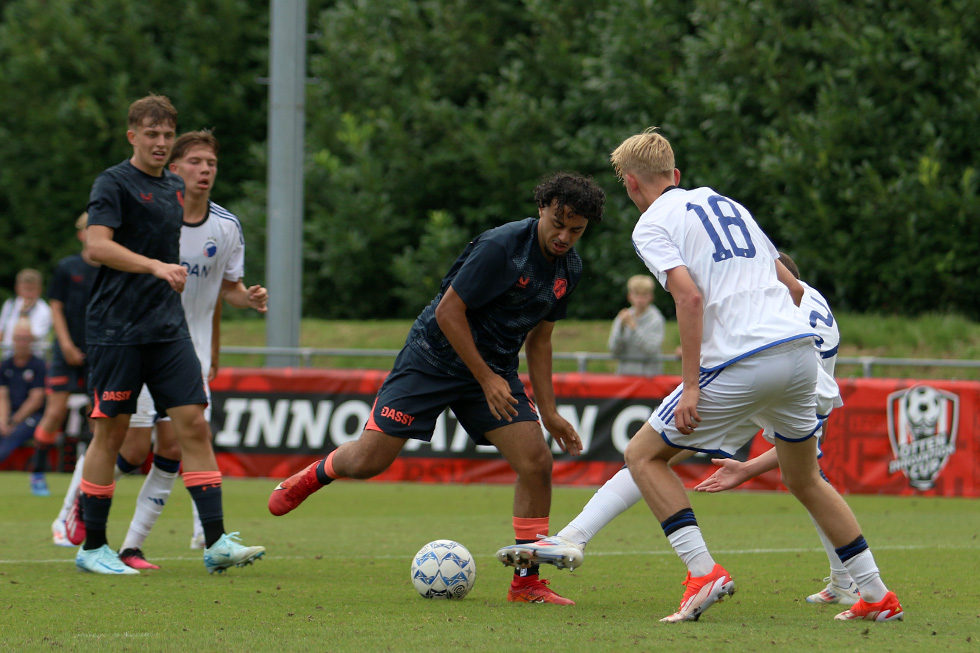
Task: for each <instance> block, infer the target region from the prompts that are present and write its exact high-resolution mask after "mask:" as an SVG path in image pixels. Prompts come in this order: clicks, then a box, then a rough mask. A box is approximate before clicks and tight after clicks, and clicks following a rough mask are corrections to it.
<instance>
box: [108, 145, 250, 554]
mask: <svg viewBox="0 0 980 653" xmlns="http://www.w3.org/2000/svg"><path fill="white" fill-rule="evenodd" d="M218 151H219V145H218V140H217V138H215V136H214V135H213V134H212V133H211V132H210V131H207V130H204V131H196V132H190V133H187V134H183V135H181V136H180V138H178V139H177V140H176V142H175V143H174V148H173V152H172V154H171V158H170V163H169V164H168V167H169V169H170V170H171V171H172V172H175V173H177V174H178V175H180V177H181V178H182V179H183V180H184V187H185V192H186V194H185V196H184V219H183V226H182V227H181V229H180V263H181V265H182V266H184V267H185V268H186V269H187V282H186V285H185V286H184V292H183V293H181V298H180V299H181V304H182V305H183V307H184V315H185V317H186V319H187V327H188V329H189V330H190V334H191V340H192V341H193V343H194V351H195V352H196V353H197V357H198V360H199V361H200V369H201V374H202V376H203V377H204V387H205V390H206V391H207V389H208V383H209V382H210V381H211V380H212V379H213V378H214V375H215V374H216V373H217V371H218V349H219V347H218V343H219V342H220V316H221V312H220V311H221V300H222V298H224V299H225V300H227V301H228V303H229V304H231V305H232V306H234V307H236V308H253V309H255V310H257V311H259V312H260V313H264V312H266V310H267V309H266V304H267V302H268V293H267V291H266V289H265V288H263V287H262V286H260V285H254V286H251V287H249V288H246V287H245V284H243V283H242V275H243V274H244V273H245V237H244V234H243V232H242V225H241V223H240V222H239V221H238V218H237V217H235V216H234V215H233V214H232V213H231V212H229V211H228V210H227V209H225V208H224V207H222V206H220V205H219V204H217V203H215V202H212V201H211V200H210V194H211V189H212V188H213V187H214V181H215V178H216V176H217V173H218ZM144 392H146V390H145V388H144ZM208 394H209V397H210V392H209V393H208ZM140 401H145V402H146V403H148V404H149V406H148V407H147V408H146V412H151V410H152V408H151V407H152V398H150V397H149V393H147V394H146V396H145V397H143V396H141V397H140ZM206 416H208V417H209V415H208V414H207V413H206ZM152 430H153V429H152V427H151V426H145V427H142V428H130V430H129V433H128V434H127V435H126V439H125V441H124V443H123V445H122V447H121V449H120V452H119V457H118V458H117V475H121V473H124V472H129V471H132V470H134V469H136V468H138V467H139V466H140V465H141V464H142V462H143V461H144V460H145V459H146V455H147V453H148V452H149V448H150V436H151V433H152ZM180 460H181V452H180V444H179V443H178V441H177V438H176V435H175V433H174V430H173V426H172V422H171V420H170V419H167V418H163V419H161V420H159V421H157V423H156V440H155V444H154V449H153V465H152V466H151V468H150V472H149V473H148V474H147V476H146V479H145V480H144V482H143V487H142V489H141V490H140V494H139V497H138V498H137V500H136V510H135V513H134V514H133V520H132V522H131V523H130V526H129V531H128V532H127V533H126V537H125V539H124V540H123V544H122V547H121V548H120V554H119V555H120V558H121V559H122V561H123V562H125V563H126V564H127V565H129V566H131V567H134V568H136V569H156V568H157V566H156V565H154V564H152V563H150V562H148V561H147V560H146V558H145V557H144V555H143V550H142V547H143V543H144V542H145V540H146V537H147V536H148V535H149V533H150V529H152V528H153V525H154V524H155V523H156V520H157V518H158V517H159V516H160V513H161V511H162V510H163V506H164V505H165V504H166V502H167V500H168V499H169V497H170V492H171V489H172V488H173V484H174V481H175V480H176V477H177V470H178V468H179V467H180ZM191 546H192V547H193V548H203V546H204V532H203V530H202V527H201V523H200V518H199V516H198V514H197V510H196V506H195V511H194V515H193V534H192V536H191Z"/></svg>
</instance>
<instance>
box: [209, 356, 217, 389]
mask: <svg viewBox="0 0 980 653" xmlns="http://www.w3.org/2000/svg"><path fill="white" fill-rule="evenodd" d="M216 376H218V362H217V361H214V360H212V361H211V369H209V370H208V384H210V383H211V382H212V381H214V377H216Z"/></svg>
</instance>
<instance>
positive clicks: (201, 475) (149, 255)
mask: <svg viewBox="0 0 980 653" xmlns="http://www.w3.org/2000/svg"><path fill="white" fill-rule="evenodd" d="M176 125H177V112H176V110H175V109H174V108H173V105H171V104H170V101H169V100H168V99H167V98H165V97H163V96H157V95H151V96H147V97H145V98H142V99H140V100H137V101H136V102H134V103H133V104H132V105H131V106H130V109H129V129H128V131H127V132H126V135H127V138H128V139H129V142H130V144H131V145H132V146H133V156H132V157H131V158H130V159H128V160H126V161H123V162H122V163H120V164H119V165H116V166H113V167H112V168H109V169H108V170H106V171H105V172H103V173H102V174H101V175H99V177H98V178H97V179H96V180H95V184H94V185H93V186H92V192H91V195H90V198H89V205H88V214H89V221H88V225H89V226H88V235H87V238H88V246H89V255H90V257H91V258H92V260H94V261H96V262H98V263H101V264H102V267H101V268H100V269H99V273H98V275H97V276H96V280H95V285H94V286H93V289H92V298H91V300H90V302H89V306H88V321H87V324H86V339H87V341H88V347H89V351H88V357H89V364H90V376H89V384H90V386H91V391H92V395H93V410H92V417H93V418H95V419H96V423H95V432H94V434H93V437H92V443H91V445H90V446H89V448H88V451H87V452H86V456H85V464H84V469H83V472H82V482H81V495H80V498H81V507H82V515H83V521H84V525H85V532H86V535H85V541H84V543H83V545H82V547H81V549H79V552H78V555H77V556H76V558H75V564H76V565H77V566H78V568H79V569H81V570H83V571H91V572H96V573H104V574H138V573H139V572H138V571H137V570H135V569H133V568H131V567H128V566H127V565H125V564H123V563H122V562H121V561H120V560H119V555H118V554H117V553H116V552H115V551H113V550H112V549H111V548H110V547H109V546H108V543H107V540H106V522H107V520H108V515H109V508H110V506H111V505H112V495H113V491H114V489H115V481H114V478H113V468H114V467H115V462H116V456H117V454H118V452H119V447H120V445H121V444H122V441H123V438H124V437H125V435H126V430H127V427H128V426H129V418H130V415H131V414H132V413H133V411H134V409H135V407H136V399H137V396H138V394H139V391H140V388H142V386H143V384H144V383H145V384H146V385H147V387H148V388H149V389H150V391H151V392H152V394H153V398H154V401H155V404H156V407H157V411H158V412H159V413H166V414H167V415H168V416H169V417H170V418H171V420H172V421H173V423H174V430H175V431H176V434H177V439H178V441H179V442H180V446H181V451H182V454H183V463H184V485H185V486H186V487H187V489H188V491H189V492H190V494H191V497H192V499H193V500H194V503H196V504H197V507H198V510H199V512H200V515H201V521H202V524H203V526H204V532H205V538H206V540H207V547H208V548H207V549H205V552H204V565H205V568H206V569H207V570H208V571H209V572H214V571H223V570H225V569H227V568H228V567H231V566H233V565H239V566H241V565H245V564H250V563H251V562H252V561H253V560H255V559H256V558H258V557H261V555H262V554H263V553H264V552H265V549H263V548H262V547H245V546H242V545H241V544H239V543H238V541H237V534H236V533H232V534H230V535H228V534H226V533H225V532H224V514H223V509H222V501H221V472H220V471H219V470H218V464H217V461H216V460H215V457H214V451H213V450H212V448H211V430H210V427H209V426H208V423H207V420H206V419H205V418H204V408H205V406H206V405H207V395H206V394H205V391H204V382H203V379H202V378H201V367H200V361H199V360H198V359H197V355H196V354H195V352H194V346H193V344H192V342H191V339H190V334H189V333H188V330H187V324H186V322H185V320H184V311H183V308H182V306H181V303H180V296H179V294H178V293H180V292H182V291H183V290H184V286H185V284H186V281H187V269H186V268H185V267H184V266H182V265H181V264H180V259H179V242H180V228H181V224H182V222H183V207H182V203H183V196H184V182H183V180H182V179H181V178H180V176H178V175H176V174H174V173H172V172H170V171H169V170H167V169H166V164H167V160H168V159H169V157H170V152H171V150H172V148H173V144H174V136H175V130H176Z"/></svg>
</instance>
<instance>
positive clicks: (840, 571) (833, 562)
mask: <svg viewBox="0 0 980 653" xmlns="http://www.w3.org/2000/svg"><path fill="white" fill-rule="evenodd" d="M810 521H812V522H813V525H814V526H815V527H816V529H817V535H818V536H819V537H820V542H821V544H823V549H824V551H826V552H827V559H828V560H829V561H830V577H831V578H832V579H835V580H837V581H838V582H837V584H838V585H840V586H841V587H847V584H848V583H850V582H852V581H853V580H854V579H853V578H851V574H850V573H848V571H847V567H845V566H844V563H843V562H841V561H840V556H838V555H837V550H836V549H835V548H834V545H833V544H832V543H831V541H830V539H828V538H827V534H826V533H824V532H823V529H822V528H820V524H818V523H817V520H816V519H814V518H813V516H812V515H811V516H810Z"/></svg>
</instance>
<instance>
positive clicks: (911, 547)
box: [0, 544, 980, 565]
mask: <svg viewBox="0 0 980 653" xmlns="http://www.w3.org/2000/svg"><path fill="white" fill-rule="evenodd" d="M943 549H949V550H954V551H980V544H882V545H879V546H875V547H873V550H874V551H923V550H929V551H936V550H943ZM712 553H713V554H717V555H768V554H776V553H824V550H823V549H818V548H815V547H813V548H811V547H808V548H799V547H792V548H785V549H718V550H716V551H713V552H712ZM474 555H475V556H476V557H478V558H493V557H494V554H492V553H477V554H474ZM587 555H588V556H589V557H593V556H595V557H601V556H646V555H653V556H657V555H671V556H672V555H676V554H675V553H674V552H673V550H671V549H669V548H665V549H662V550H658V551H591V552H589V553H588V554H587ZM405 557H406V556H405V555H403V554H397V555H395V554H389V555H349V554H345V555H322V554H316V555H307V556H270V555H269V554H266V555H265V556H263V557H262V560H310V559H316V560H400V559H402V558H405ZM188 561H189V562H200V561H201V556H200V555H196V556H170V557H157V556H151V562H188ZM74 562H75V558H73V557H72V558H49V559H44V560H27V559H20V560H0V565H21V564H38V565H49V564H73V563H74Z"/></svg>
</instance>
